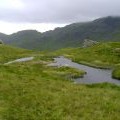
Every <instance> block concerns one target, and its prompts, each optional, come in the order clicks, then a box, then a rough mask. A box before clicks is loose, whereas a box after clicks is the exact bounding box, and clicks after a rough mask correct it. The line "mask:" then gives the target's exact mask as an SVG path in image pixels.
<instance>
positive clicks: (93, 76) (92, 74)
mask: <svg viewBox="0 0 120 120" xmlns="http://www.w3.org/2000/svg"><path fill="white" fill-rule="evenodd" d="M50 66H70V67H73V68H77V69H80V70H84V71H86V72H87V74H86V75H84V77H83V78H77V79H75V83H85V84H93V83H103V82H109V83H114V84H117V85H118V84H119V85H120V80H116V79H113V78H112V77H111V74H112V70H106V69H97V68H93V67H89V66H86V65H81V64H78V63H75V62H72V61H71V60H69V59H67V58H64V57H62V56H61V57H58V58H55V59H54V63H51V64H50Z"/></svg>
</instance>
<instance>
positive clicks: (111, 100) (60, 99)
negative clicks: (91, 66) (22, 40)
mask: <svg viewBox="0 0 120 120" xmlns="http://www.w3.org/2000/svg"><path fill="white" fill-rule="evenodd" d="M5 47H6V46H5ZM8 49H9V47H8ZM8 49H4V52H5V53H7V51H8ZM2 50H3V49H2ZM2 50H1V49H0V51H2ZM16 50H17V49H14V50H13V51H12V50H11V52H12V53H11V56H10V55H9V56H7V54H4V58H2V55H1V62H3V63H4V60H5V61H9V60H11V59H13V58H17V57H18V58H20V57H21V55H23V56H24V55H25V54H26V55H27V56H32V55H34V53H33V52H29V51H28V52H27V51H24V52H23V54H21V53H20V54H18V53H19V51H18V52H16ZM21 51H22V50H21ZM9 53H10V51H9ZM51 60H52V55H50V54H49V55H48V56H47V54H46V56H45V55H44V54H43V53H42V54H41V53H39V54H38V53H35V59H34V60H32V61H29V62H23V63H14V64H10V65H0V120H89V119H91V120H119V119H120V116H119V113H120V110H119V108H120V102H119V101H120V94H119V92H120V87H119V86H116V85H112V84H107V83H104V84H96V85H82V84H73V82H71V81H70V79H71V78H75V77H78V76H81V75H83V74H84V72H83V71H78V70H76V69H73V68H69V67H61V68H57V67H49V66H47V65H46V64H47V63H49V62H50V61H51Z"/></svg>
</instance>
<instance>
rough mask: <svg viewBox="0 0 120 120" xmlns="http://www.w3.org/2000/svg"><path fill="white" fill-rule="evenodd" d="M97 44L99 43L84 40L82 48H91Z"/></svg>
mask: <svg viewBox="0 0 120 120" xmlns="http://www.w3.org/2000/svg"><path fill="white" fill-rule="evenodd" d="M98 43H99V42H96V41H93V40H90V39H85V40H84V42H83V47H91V46H94V45H96V44H98Z"/></svg>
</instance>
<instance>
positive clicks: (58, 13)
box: [0, 0, 120, 23]
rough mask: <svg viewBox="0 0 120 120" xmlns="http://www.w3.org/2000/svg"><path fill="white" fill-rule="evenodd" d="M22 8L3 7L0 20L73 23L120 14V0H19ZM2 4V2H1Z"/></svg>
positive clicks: (0, 11) (0, 10)
mask: <svg viewBox="0 0 120 120" xmlns="http://www.w3.org/2000/svg"><path fill="white" fill-rule="evenodd" d="M19 1H21V2H22V3H23V5H24V7H23V8H21V9H12V8H1V9H0V20H3V21H8V22H9V21H10V22H29V23H31V22H32V23H71V22H78V21H87V20H91V19H93V18H98V17H103V16H109V15H116V16H119V15H120V12H119V11H120V0H19ZM0 4H1V3H0Z"/></svg>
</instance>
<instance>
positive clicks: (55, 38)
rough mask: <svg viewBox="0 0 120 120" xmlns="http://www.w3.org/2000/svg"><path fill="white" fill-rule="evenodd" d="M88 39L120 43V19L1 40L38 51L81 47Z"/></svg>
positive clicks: (4, 36) (11, 36)
mask: <svg viewBox="0 0 120 120" xmlns="http://www.w3.org/2000/svg"><path fill="white" fill-rule="evenodd" d="M86 38H87V39H88V38H89V39H91V40H94V41H104V42H106V41H120V17H104V18H99V19H96V20H94V21H91V22H84V23H73V24H70V25H67V26H65V27H62V28H56V29H55V30H51V31H47V32H44V33H40V32H37V31H34V30H25V31H20V32H17V33H14V34H11V35H5V34H0V39H1V40H3V42H4V43H6V44H10V45H14V46H18V47H22V48H27V49H36V50H55V49H59V48H65V47H77V46H81V45H82V43H83V41H84V39H86Z"/></svg>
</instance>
